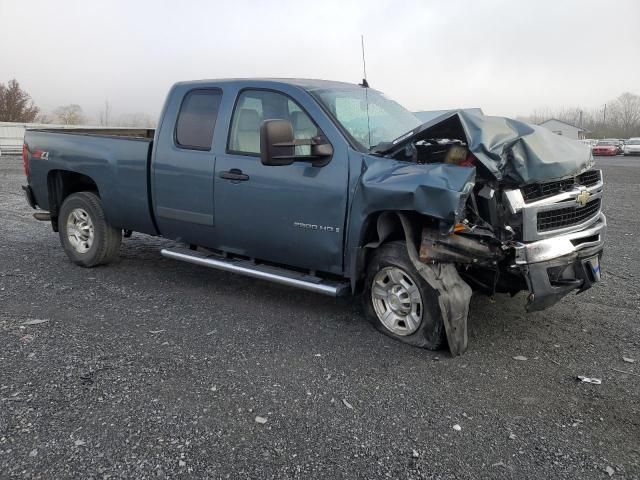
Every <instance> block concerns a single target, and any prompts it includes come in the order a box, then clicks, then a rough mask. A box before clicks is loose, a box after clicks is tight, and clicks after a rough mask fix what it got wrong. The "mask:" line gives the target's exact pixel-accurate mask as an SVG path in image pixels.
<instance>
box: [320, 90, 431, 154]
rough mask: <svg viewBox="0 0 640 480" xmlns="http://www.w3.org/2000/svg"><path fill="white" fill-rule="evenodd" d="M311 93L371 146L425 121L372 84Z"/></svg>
mask: <svg viewBox="0 0 640 480" xmlns="http://www.w3.org/2000/svg"><path fill="white" fill-rule="evenodd" d="M311 93H312V94H313V95H314V96H315V97H316V98H317V99H318V100H319V101H320V103H322V104H323V105H324V107H325V108H326V109H327V110H329V112H331V114H332V115H333V117H334V118H335V119H336V120H337V121H338V123H339V124H340V125H341V126H342V128H344V130H346V131H347V133H348V134H349V135H350V136H351V137H352V138H353V139H354V140H355V141H356V142H358V143H359V144H360V146H361V147H363V148H365V149H367V150H370V149H371V148H373V147H375V146H376V145H378V144H379V143H384V142H390V141H391V140H395V139H396V138H398V137H399V136H400V135H402V134H403V133H406V132H408V131H410V130H411V129H413V128H415V127H417V126H419V125H420V124H421V123H422V122H421V121H420V120H418V118H417V117H416V116H415V115H414V114H413V113H411V112H410V111H409V110H407V109H406V108H404V107H403V106H401V105H400V104H398V103H396V102H394V101H393V100H390V99H388V98H387V97H385V96H384V94H382V93H380V92H378V91H376V90H372V89H370V88H363V87H346V88H328V89H326V90H314V91H312V92H311ZM367 110H368V115H367Z"/></svg>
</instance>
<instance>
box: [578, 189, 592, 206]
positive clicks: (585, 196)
mask: <svg viewBox="0 0 640 480" xmlns="http://www.w3.org/2000/svg"><path fill="white" fill-rule="evenodd" d="M590 197H591V194H590V193H589V192H587V191H586V190H582V191H581V192H580V193H579V194H578V196H577V197H576V203H577V204H578V205H580V206H582V207H584V206H585V205H586V204H587V202H588V201H589V198H590Z"/></svg>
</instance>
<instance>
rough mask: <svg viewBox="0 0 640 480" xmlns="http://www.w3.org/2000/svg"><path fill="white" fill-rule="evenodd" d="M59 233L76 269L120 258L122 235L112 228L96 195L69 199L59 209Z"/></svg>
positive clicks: (88, 194)
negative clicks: (78, 266) (77, 266)
mask: <svg viewBox="0 0 640 480" xmlns="http://www.w3.org/2000/svg"><path fill="white" fill-rule="evenodd" d="M58 230H59V233H60V243H62V247H63V248H64V251H65V253H66V254H67V256H68V257H69V259H70V260H71V261H72V262H73V263H75V264H76V265H80V266H82V267H95V266H96V265H104V264H107V263H110V262H112V261H113V260H115V259H116V258H117V257H118V251H119V250H120V243H121V242H122V231H121V230H120V229H118V228H114V227H112V226H111V225H109V223H108V222H107V220H106V219H105V215H104V210H103V208H102V202H101V201H100V197H98V196H97V195H96V194H95V193H92V192H79V193H74V194H72V195H69V196H68V197H67V198H66V199H65V200H64V202H63V203H62V207H61V208H60V212H59V215H58Z"/></svg>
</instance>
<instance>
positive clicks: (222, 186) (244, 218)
mask: <svg viewBox="0 0 640 480" xmlns="http://www.w3.org/2000/svg"><path fill="white" fill-rule="evenodd" d="M274 118H281V119H286V120H289V121H291V123H292V125H293V128H294V134H295V136H296V138H298V139H303V138H306V139H309V138H312V137H314V136H317V135H324V132H322V131H321V130H320V128H319V127H318V124H317V123H316V122H315V121H314V120H313V119H312V118H311V116H310V115H309V114H308V113H307V112H306V111H305V110H304V109H303V108H302V107H301V106H300V103H298V102H296V101H295V100H294V99H293V98H292V97H290V96H288V95H285V94H284V93H282V92H276V91H273V90H259V89H245V90H242V91H241V92H240V93H239V95H238V98H237V99H236V102H235V106H234V110H233V113H232V117H231V120H230V131H229V138H228V144H227V148H226V151H224V153H220V154H219V155H218V157H217V159H216V167H215V178H214V184H215V188H214V199H215V215H216V230H217V235H218V237H217V238H218V245H219V247H218V248H220V249H222V250H226V251H230V252H235V253H239V254H242V255H247V256H249V257H253V258H257V259H262V260H267V261H272V262H276V263H282V264H285V265H291V266H297V267H301V268H308V269H311V270H319V271H326V272H332V273H341V272H342V246H343V238H344V232H343V228H344V223H345V215H346V205H347V183H348V175H347V171H348V170H347V169H348V165H347V153H346V150H344V149H337V148H336V145H334V155H333V158H332V159H331V160H330V162H329V163H328V164H327V165H325V166H323V167H314V166H311V164H310V163H308V162H295V163H293V164H292V165H286V166H266V165H263V164H262V163H261V162H260V126H261V123H262V121H263V120H265V119H274ZM325 121H326V120H325ZM329 140H331V139H329ZM334 143H337V142H334ZM304 149H310V147H309V146H298V147H296V151H299V152H300V153H301V154H304V153H305V152H304ZM307 153H308V152H307Z"/></svg>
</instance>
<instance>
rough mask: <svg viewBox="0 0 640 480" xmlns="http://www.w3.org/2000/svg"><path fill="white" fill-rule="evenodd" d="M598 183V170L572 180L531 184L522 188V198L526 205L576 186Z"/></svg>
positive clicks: (589, 171)
mask: <svg viewBox="0 0 640 480" xmlns="http://www.w3.org/2000/svg"><path fill="white" fill-rule="evenodd" d="M599 181H600V171H599V170H587V171H586V172H583V173H581V174H580V175H576V176H575V177H572V178H565V179H562V180H555V181H553V182H545V183H533V184H530V185H525V186H524V187H522V197H523V198H524V201H525V202H526V203H529V202H534V201H536V200H541V199H543V198H548V197H552V196H554V195H557V194H559V193H562V192H568V191H571V190H573V189H574V188H575V187H576V186H585V187H591V186H593V185H596V184H597V183H598V182H599Z"/></svg>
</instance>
